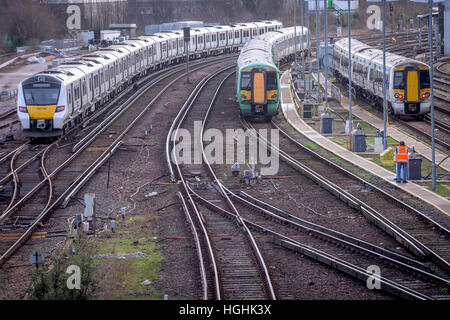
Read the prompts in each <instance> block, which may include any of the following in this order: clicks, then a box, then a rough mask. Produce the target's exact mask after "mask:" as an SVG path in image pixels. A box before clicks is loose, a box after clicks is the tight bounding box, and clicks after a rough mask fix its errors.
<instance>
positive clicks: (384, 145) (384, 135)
mask: <svg viewBox="0 0 450 320" xmlns="http://www.w3.org/2000/svg"><path fill="white" fill-rule="evenodd" d="M381 10H383V122H384V133H383V147H384V150H386V149H387V139H386V130H387V128H386V0H383V8H382V9H381Z"/></svg>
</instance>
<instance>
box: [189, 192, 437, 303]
mask: <svg viewBox="0 0 450 320" xmlns="http://www.w3.org/2000/svg"><path fill="white" fill-rule="evenodd" d="M193 195H194V196H195V198H196V199H197V201H200V202H201V203H203V204H204V205H205V206H207V207H209V208H210V209H211V210H213V211H216V212H219V213H221V214H223V215H226V216H228V217H230V218H236V215H235V214H234V213H233V212H230V211H228V210H225V209H222V208H220V207H218V206H217V205H215V204H214V203H212V202H210V201H208V200H206V199H204V198H203V197H201V196H200V195H198V194H197V193H195V192H194V193H193ZM243 221H244V222H245V223H246V224H247V225H248V226H249V227H250V228H252V229H253V230H255V231H257V232H260V233H262V234H264V235H267V236H270V237H271V241H272V242H274V243H275V244H278V245H281V246H283V247H285V248H288V249H291V250H294V251H299V252H301V253H302V254H304V255H305V256H307V257H309V258H312V259H314V260H316V261H319V262H321V263H324V264H326V265H329V266H330V267H332V268H334V269H337V270H339V271H342V272H344V273H346V274H348V275H350V276H352V277H354V278H356V279H358V280H361V281H364V282H366V283H367V280H369V279H374V278H376V280H378V281H379V282H380V287H381V289H382V290H384V291H386V292H389V293H391V294H394V295H396V296H398V297H400V298H404V299H417V300H433V298H432V297H430V296H427V295H425V294H422V293H420V292H417V291H416V290H413V289H410V288H408V287H405V286H404V285H402V284H399V283H396V282H395V281H392V280H389V279H387V278H383V277H375V276H374V275H373V274H372V273H370V272H368V271H367V270H365V269H363V268H361V267H359V266H356V265H354V264H352V263H349V262H347V261H345V260H342V259H340V258H338V257H335V256H334V255H331V254H329V253H326V252H324V251H322V250H320V249H316V248H313V247H311V246H309V245H307V244H304V243H301V242H299V241H297V240H294V239H292V238H290V237H287V236H284V235H283V234H280V233H278V232H275V231H273V230H271V229H269V228H266V227H263V226H261V225H259V224H257V223H254V222H252V221H250V220H248V219H245V218H244V219H243Z"/></svg>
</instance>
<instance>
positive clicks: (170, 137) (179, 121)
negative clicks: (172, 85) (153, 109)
mask: <svg viewBox="0 0 450 320" xmlns="http://www.w3.org/2000/svg"><path fill="white" fill-rule="evenodd" d="M232 67H234V66H231V67H227V68H223V69H221V70H219V71H218V72H217V73H216V74H220V73H222V72H223V71H225V70H227V69H230V68H232ZM233 74H234V72H232V73H230V74H229V75H227V76H226V77H225V78H224V79H223V80H222V82H221V83H220V85H219V86H218V88H217V90H216V91H215V93H214V96H213V98H212V99H211V102H210V104H209V106H208V109H207V112H206V115H205V116H204V118H203V119H204V120H203V122H202V128H201V130H200V137H199V139H200V141H199V142H200V144H201V148H202V158H203V160H204V164H206V165H207V166H208V167H209V171H210V173H211V175H212V176H213V177H214V180H215V181H216V182H218V183H220V182H219V180H218V179H217V177H216V176H215V174H214V171H213V170H212V168H211V167H210V166H209V163H208V159H207V158H206V155H205V153H204V145H203V141H202V140H203V131H204V128H205V124H206V119H207V118H208V115H209V113H210V110H211V108H212V106H213V105H214V103H215V101H216V99H217V96H218V94H219V92H220V90H221V88H222V87H223V84H224V82H225V81H226V80H227V79H228V78H229V77H230V76H231V75H233ZM211 78H212V77H211V76H210V77H209V79H211ZM209 79H208V81H209ZM205 85H206V82H205V83H204V84H203V85H202V87H201V89H203V87H204V86H205ZM201 89H200V90H199V91H198V92H194V93H195V95H191V96H192V98H191V97H190V98H189V99H188V100H187V101H186V103H185V104H184V105H183V107H182V108H181V110H180V112H179V113H178V115H177V117H176V118H175V120H174V121H173V123H172V126H171V128H170V130H169V134H168V136H167V140H166V162H167V164H168V168H169V171H170V175H171V179H172V181H175V180H176V177H175V172H174V170H173V169H172V161H171V159H174V161H175V163H176V167H177V171H178V175H179V177H180V179H181V181H182V185H183V187H184V189H185V191H186V194H187V196H188V197H189V199H190V202H191V204H192V206H193V207H194V208H195V209H194V210H196V211H198V209H197V207H196V206H195V204H194V201H193V199H192V197H191V193H192V192H193V190H192V189H191V188H190V187H189V186H188V184H187V183H186V181H185V180H184V177H183V173H182V171H181V168H180V166H179V163H178V161H177V158H176V155H175V146H173V148H172V150H170V147H171V145H172V144H173V145H174V142H175V141H176V139H177V132H178V129H179V128H180V126H181V124H182V123H183V122H184V119H185V118H186V116H187V114H188V112H189V111H190V109H191V107H192V106H193V104H194V102H195V100H196V98H197V96H198V95H199V93H200V91H201ZM175 127H176V128H177V129H176V130H175ZM171 151H172V152H171ZM171 156H172V157H171ZM219 188H220V185H219ZM221 194H222V196H223V197H224V198H225V199H226V200H227V203H228V204H229V205H231V206H232V207H234V205H233V204H232V202H231V201H230V200H229V199H227V195H226V193H225V192H224V191H223V190H222V192H221ZM234 210H236V208H234ZM236 212H237V211H236ZM237 216H238V217H239V214H237ZM198 220H199V221H201V224H202V225H203V223H205V221H204V218H200V217H199V219H198ZM237 222H238V225H240V226H242V227H243V228H244V231H245V233H246V235H247V237H248V239H249V240H250V245H251V247H252V248H253V251H254V253H256V259H257V261H258V266H259V267H260V268H261V269H262V271H263V275H264V283H265V287H266V292H267V293H268V294H269V295H270V296H271V298H272V299H276V296H275V292H274V289H273V286H272V283H271V280H270V276H269V274H268V269H267V267H266V265H265V262H264V260H263V258H262V255H261V253H260V251H259V248H258V246H257V244H256V242H255V240H254V238H253V236H252V235H251V232H250V230H249V229H248V227H247V226H246V225H245V223H243V221H242V220H240V219H239V218H238V219H237ZM204 232H207V231H206V229H205V231H204Z"/></svg>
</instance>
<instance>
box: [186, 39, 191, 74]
mask: <svg viewBox="0 0 450 320" xmlns="http://www.w3.org/2000/svg"><path fill="white" fill-rule="evenodd" d="M190 42H191V41H186V43H185V44H186V52H187V53H186V83H191V81H189V44H190Z"/></svg>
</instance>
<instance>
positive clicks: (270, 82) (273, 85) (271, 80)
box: [266, 72, 278, 90]
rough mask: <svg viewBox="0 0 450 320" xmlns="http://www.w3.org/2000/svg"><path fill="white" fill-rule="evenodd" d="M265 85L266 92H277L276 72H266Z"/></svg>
mask: <svg viewBox="0 0 450 320" xmlns="http://www.w3.org/2000/svg"><path fill="white" fill-rule="evenodd" d="M266 83H267V90H277V89H278V83H277V73H276V72H267V73H266Z"/></svg>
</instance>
